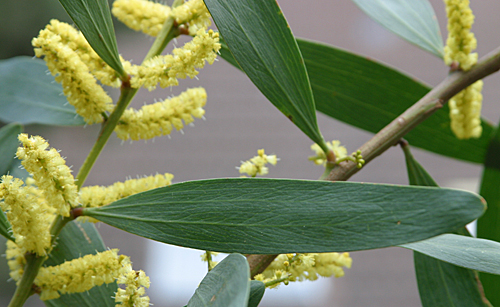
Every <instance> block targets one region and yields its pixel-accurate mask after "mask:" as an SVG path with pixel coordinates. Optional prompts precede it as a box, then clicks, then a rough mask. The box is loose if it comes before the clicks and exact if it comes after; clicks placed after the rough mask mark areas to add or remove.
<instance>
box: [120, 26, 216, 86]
mask: <svg viewBox="0 0 500 307" xmlns="http://www.w3.org/2000/svg"><path fill="white" fill-rule="evenodd" d="M220 48H221V45H220V43H219V33H217V32H214V31H212V30H209V31H208V32H207V31H205V29H200V30H199V31H198V32H197V33H196V36H195V37H194V38H193V40H192V41H190V42H188V43H186V44H185V45H184V46H183V47H182V48H176V49H174V50H173V52H172V53H173V55H170V54H169V55H160V56H156V57H154V58H152V59H150V60H148V61H146V62H145V63H143V64H142V65H140V66H131V68H130V74H131V75H132V78H131V80H130V83H131V85H132V87H134V88H138V87H145V88H147V89H149V90H150V91H151V90H153V89H155V88H156V86H157V84H158V83H159V84H160V86H161V87H168V86H174V85H178V84H179V82H178V80H177V79H178V78H181V79H185V78H187V77H190V78H194V77H195V76H196V75H197V74H198V71H197V70H196V68H203V67H204V66H205V62H208V63H209V64H213V62H214V61H215V59H216V57H217V52H218V51H219V50H220Z"/></svg>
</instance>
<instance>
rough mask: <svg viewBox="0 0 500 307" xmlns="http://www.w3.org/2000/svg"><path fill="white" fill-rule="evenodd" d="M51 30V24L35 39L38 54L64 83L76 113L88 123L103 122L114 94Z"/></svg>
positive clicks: (110, 107) (34, 44)
mask: <svg viewBox="0 0 500 307" xmlns="http://www.w3.org/2000/svg"><path fill="white" fill-rule="evenodd" d="M51 29H53V27H52V24H51V25H48V26H47V28H46V29H44V30H41V31H40V33H39V35H38V37H36V38H34V39H33V40H32V45H33V46H34V47H35V55H36V56H37V57H42V56H43V57H44V60H45V62H46V63H47V67H48V68H49V70H50V72H51V73H52V75H54V76H55V79H56V81H57V82H59V83H61V84H62V87H63V92H64V95H66V98H67V99H68V102H69V103H70V104H71V105H73V106H74V107H75V109H76V112H77V113H78V114H79V115H80V116H82V117H83V119H84V120H85V121H86V122H87V123H89V124H93V123H100V122H102V121H103V117H102V113H103V112H109V111H111V110H112V109H113V107H114V106H113V104H112V100H111V97H109V96H108V94H106V92H105V91H104V90H103V88H102V87H101V86H99V85H98V84H97V82H96V80H95V78H94V76H93V75H92V74H91V73H90V72H89V67H88V66H87V65H86V64H85V63H84V62H83V61H82V59H81V58H80V56H79V55H78V53H76V52H75V51H74V50H73V49H72V48H70V47H68V45H66V44H65V43H64V42H63V39H62V37H61V36H60V35H58V34H56V33H54V32H52V31H51Z"/></svg>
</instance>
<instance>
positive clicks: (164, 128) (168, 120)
mask: <svg viewBox="0 0 500 307" xmlns="http://www.w3.org/2000/svg"><path fill="white" fill-rule="evenodd" d="M206 101H207V94H206V92H205V89H203V88H201V87H200V88H193V89H188V90H187V91H185V92H183V93H182V94H180V95H179V96H177V97H174V98H170V99H166V100H164V101H161V102H157V103H154V104H150V105H145V106H143V107H142V108H141V109H139V110H134V109H128V110H126V111H125V112H124V113H123V115H122V117H121V118H120V121H119V122H118V125H117V126H116V128H115V132H116V134H117V136H118V137H119V138H120V139H122V140H128V139H131V140H134V141H136V140H140V139H144V140H147V139H151V138H154V137H158V136H162V135H168V134H170V133H171V132H172V126H174V128H175V129H177V130H180V129H182V128H183V127H184V124H186V125H187V124H190V123H192V122H193V121H194V119H193V117H196V118H201V117H203V114H205V110H203V106H205V104H206ZM183 121H184V123H183Z"/></svg>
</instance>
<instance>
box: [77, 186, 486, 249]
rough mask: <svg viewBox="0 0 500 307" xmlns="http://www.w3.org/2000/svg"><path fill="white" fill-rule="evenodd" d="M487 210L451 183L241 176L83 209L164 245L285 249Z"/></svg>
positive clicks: (369, 237)
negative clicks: (415, 184) (441, 185)
mask: <svg viewBox="0 0 500 307" xmlns="http://www.w3.org/2000/svg"><path fill="white" fill-rule="evenodd" d="M484 209H485V204H484V203H483V200H482V199H481V198H480V197H478V196H477V195H475V194H473V193H469V192H466V191H459V190H451V189H438V188H427V187H412V186H410V187H409V186H395V185H381V184H366V183H355V182H324V181H306V180H287V179H264V178H259V179H257V178H234V179H213V180H200V181H190V182H184V183H178V184H174V185H171V186H169V187H164V188H159V189H155V190H151V191H148V192H144V193H139V194H135V195H132V196H130V197H128V198H124V199H121V200H118V201H116V202H114V203H112V204H110V205H108V206H104V207H101V208H88V209H84V210H83V214H84V215H88V216H91V217H94V218H96V219H98V220H100V221H102V222H105V223H107V224H109V225H111V226H114V227H117V228H120V229H123V230H125V231H128V232H131V233H134V234H137V235H140V236H143V237H146V238H150V239H153V240H157V241H160V242H164V243H169V244H174V245H180V246H185V247H191V248H197V249H202V250H212V251H220V252H229V253H231V252H240V253H248V254H282V253H291V252H300V253H304V252H317V253H320V252H333V251H353V250H364V249H372V248H381V247H386V246H394V245H399V244H404V243H408V242H415V241H419V240H423V239H426V238H430V237H433V236H436V235H439V234H442V233H445V232H450V231H453V230H455V229H457V228H459V227H462V226H464V225H465V224H467V223H468V222H470V221H472V220H474V219H475V218H477V217H478V216H480V215H481V214H482V213H483V211H484Z"/></svg>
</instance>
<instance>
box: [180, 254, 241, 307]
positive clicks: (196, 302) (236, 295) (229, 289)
mask: <svg viewBox="0 0 500 307" xmlns="http://www.w3.org/2000/svg"><path fill="white" fill-rule="evenodd" d="M249 294H250V269H249V267H248V262H247V259H246V258H245V257H244V256H243V255H240V254H231V255H229V256H227V257H226V258H225V259H224V260H222V261H221V262H220V263H219V264H217V265H216V266H215V268H214V269H213V270H212V271H210V272H208V274H207V275H206V276H205V278H203V280H202V281H201V284H200V286H199V287H198V289H196V292H195V293H194V295H193V297H192V298H191V299H190V300H189V302H188V304H187V307H207V306H210V307H246V306H247V304H248V299H249Z"/></svg>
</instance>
